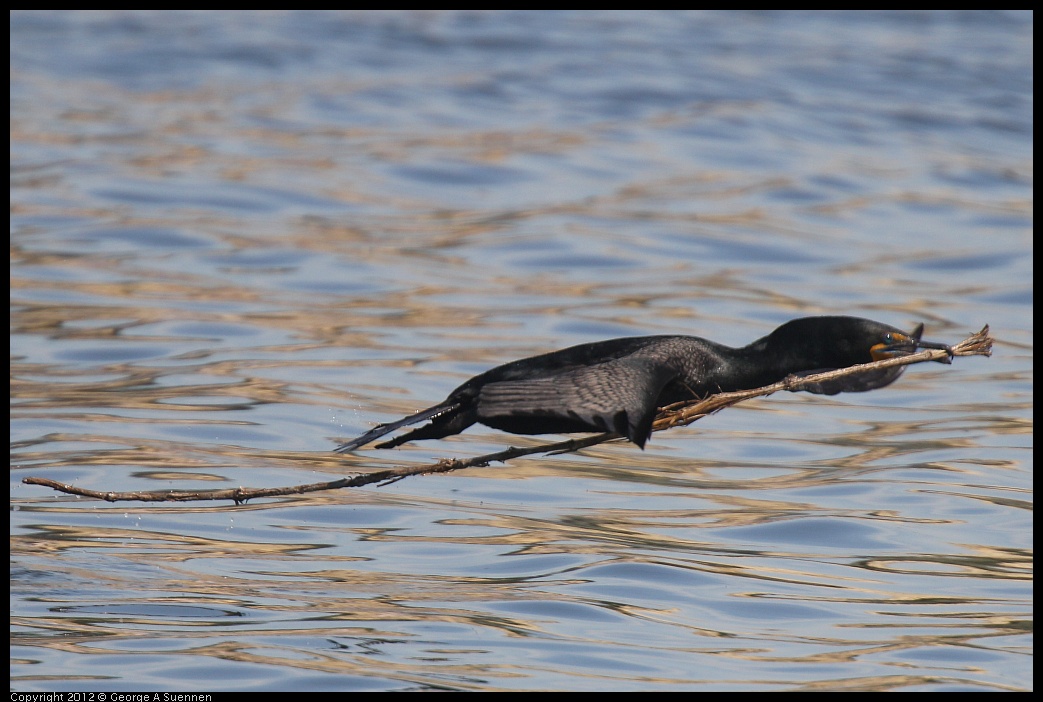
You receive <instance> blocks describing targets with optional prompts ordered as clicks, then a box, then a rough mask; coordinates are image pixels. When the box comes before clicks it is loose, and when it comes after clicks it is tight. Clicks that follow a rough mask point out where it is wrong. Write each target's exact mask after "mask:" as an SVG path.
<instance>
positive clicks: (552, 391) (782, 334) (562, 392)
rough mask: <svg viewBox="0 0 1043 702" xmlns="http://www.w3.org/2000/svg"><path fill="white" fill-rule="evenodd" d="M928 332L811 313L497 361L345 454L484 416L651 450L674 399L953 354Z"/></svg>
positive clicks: (826, 389) (517, 429) (858, 385)
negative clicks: (655, 426) (762, 327)
mask: <svg viewBox="0 0 1043 702" xmlns="http://www.w3.org/2000/svg"><path fill="white" fill-rule="evenodd" d="M922 332H923V325H922V324H921V325H919V326H918V327H917V328H916V329H915V330H914V331H913V332H911V333H909V334H907V333H905V332H903V331H901V330H899V329H896V328H895V327H891V326H888V325H886V324H881V323H879V322H874V321H872V320H869V319H861V318H858V317H804V318H801V319H794V320H792V321H790V322H787V323H785V324H783V325H782V326H780V327H779V328H778V329H776V330H775V331H773V332H772V333H771V334H768V335H767V336H765V337H763V338H761V339H758V340H757V341H754V342H753V343H751V344H749V345H748V346H743V347H741V348H732V347H730V346H724V345H723V344H718V343H715V342H713V341H709V340H707V339H701V338H699V337H695V336H640V337H632V338H623V339H610V340H608V341H598V342H594V343H589V344H580V345H579V346H572V347H570V348H567V349H562V350H560V351H554V352H551V353H545V354H542V355H539V356H532V357H530V358H523V359H521V360H518V361H513V362H511V363H506V364H504V365H502V366H497V367H496V368H493V369H491V370H488V371H486V372H485V373H482V374H481V375H477V376H475V377H473V378H471V379H470V380H468V381H467V382H466V383H464V384H463V385H461V386H460V387H458V388H457V389H456V390H453V391H452V392H451V393H449V397H447V398H446V399H445V400H444V401H442V402H440V403H438V404H437V405H435V406H433V407H429V408H428V409H426V410H422V411H420V412H417V413H416V414H413V415H410V416H408V417H404V418H403V419H400V420H398V421H397V422H390V423H388V424H380V425H378V426H376V427H374V428H373V429H372V430H370V431H369V432H367V433H365V434H363V435H362V436H360V437H358V438H356V439H354V440H352V441H349V442H348V443H346V444H343V445H341V446H339V447H338V448H337V449H336V450H337V451H338V452H346V451H352V450H354V449H356V448H358V447H360V446H363V445H365V444H368V443H369V442H371V441H373V440H374V439H377V438H379V437H381V436H384V435H385V434H388V433H390V432H392V431H394V430H395V429H398V428H400V427H404V426H408V425H411V424H416V423H419V422H423V421H426V420H430V423H428V424H426V425H424V426H422V427H419V428H418V429H413V430H412V431H409V432H407V433H405V434H402V435H401V436H398V437H396V438H394V439H391V440H390V441H385V442H384V443H381V444H378V445H377V448H391V447H394V446H399V445H401V444H404V443H406V442H408V441H415V440H417V439H439V438H442V437H444V436H449V435H451V434H458V433H460V432H461V431H463V430H464V429H466V428H467V427H469V426H471V425H472V424H474V423H475V422H479V423H481V424H485V425H486V426H490V427H493V428H496V429H502V430H503V431H507V432H511V433H514V434H567V433H571V432H606V431H607V432H615V433H617V434H620V435H622V436H625V437H626V438H628V439H629V440H630V441H633V442H634V443H635V444H637V445H638V446H640V447H641V448H644V445H645V442H646V441H647V440H648V437H649V435H650V434H651V431H652V421H653V420H654V419H655V416H656V412H657V410H658V409H659V408H660V407H665V406H666V405H669V404H672V403H674V402H680V401H683V400H692V399H696V398H703V397H706V396H708V395H711V394H713V393H718V392H731V391H735V390H748V389H751V388H758V387H762V386H764V385H770V384H771V383H775V382H778V381H780V380H782V379H783V378H785V377H787V376H789V375H793V374H796V375H809V374H811V373H817V372H820V371H825V370H832V369H836V368H846V367H848V366H853V365H856V364H859V363H869V362H870V361H874V360H881V359H884V358H890V357H892V356H902V355H908V354H910V353H914V352H915V351H916V350H917V349H918V348H934V349H945V350H947V351H949V354H950V357H951V355H952V350H951V349H949V347H948V346H945V345H944V344H938V343H933V342H928V341H921V340H920V335H921V333H922ZM949 361H950V358H945V359H941V362H943V363H947V362H949ZM903 370H904V368H903V367H897V368H887V369H883V370H879V371H874V372H871V373H862V374H858V375H854V376H849V377H847V378H840V379H838V380H835V381H830V382H826V383H814V384H807V385H805V386H804V387H803V388H802V389H803V390H807V391H808V392H813V393H818V394H824V395H835V394H836V393H839V392H863V391H866V390H873V389H876V388H881V387H884V386H885V385H890V384H891V383H893V382H894V381H895V380H896V379H897V378H898V376H900V375H901V374H902V371H903Z"/></svg>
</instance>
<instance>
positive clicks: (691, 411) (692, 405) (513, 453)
mask: <svg viewBox="0 0 1043 702" xmlns="http://www.w3.org/2000/svg"><path fill="white" fill-rule="evenodd" d="M992 342H993V339H992V337H991V336H989V327H988V325H986V326H985V327H984V328H983V329H982V330H981V331H980V332H978V333H977V334H974V335H972V336H970V337H968V338H967V339H965V340H964V341H961V342H960V343H959V344H956V345H955V346H953V347H952V353H953V355H954V356H991V355H992ZM946 356H948V354H947V352H945V351H942V350H940V349H925V350H923V351H919V352H917V353H914V354H910V355H908V356H900V357H897V358H890V359H887V360H885V361H875V362H873V363H864V364H861V365H857V366H851V367H849V368H839V369H837V370H832V371H826V372H825V373H816V374H815V375H808V376H801V377H797V376H790V377H788V378H784V379H783V380H780V381H779V382H777V383H773V384H771V385H766V386H764V387H761V388H755V389H752V390H740V391H738V392H726V393H718V394H716V395H710V396H709V397H707V398H705V399H702V400H692V401H690V402H679V403H677V404H674V405H670V406H669V407H665V408H663V409H662V410H660V412H659V415H658V416H657V417H656V420H655V423H654V424H653V425H652V430H653V431H663V430H665V429H670V428H671V427H676V426H684V425H687V424H691V423H692V422H694V421H696V420H697V419H701V418H702V417H705V416H707V415H708V414H713V413H714V412H718V411H720V410H722V409H724V408H725V407H730V406H732V405H735V404H738V403H739V402H743V401H745V400H749V399H751V398H754V397H763V396H765V395H771V394H773V393H776V392H779V391H781V390H789V391H793V392H796V391H799V390H801V389H802V388H803V387H804V386H805V385H807V384H812V383H821V382H825V381H829V380H835V379H837V378H843V377H847V376H853V375H858V374H860V373H868V372H873V371H879V370H882V369H885V368H893V367H896V366H906V365H910V364H913V363H923V362H925V361H937V360H941V359H942V358H944V357H946ZM619 438H621V437H620V436H619V435H618V434H594V435H593V436H588V437H585V438H582V439H569V440H568V441H559V442H555V443H550V444H540V445H539V446H531V447H529V448H516V447H513V446H511V447H509V448H506V449H504V450H503V451H498V452H496V453H488V454H485V455H484V456H475V457H474V458H468V459H465V460H459V459H455V458H446V459H443V460H441V461H439V462H437V463H433V464H430V465H423V466H405V467H402V468H392V469H389V470H380V471H375V472H373V473H363V474H361V475H356V476H355V477H352V478H341V479H339V480H333V481H330V482H323V483H311V484H308V485H291V486H287V487H274V488H243V487H239V488H235V489H225V490H149V491H137V492H100V491H97V490H88V489H86V488H80V487H76V486H74V485H66V484H65V483H59V482H56V481H54V480H49V479H47V478H34V477H29V478H23V479H22V482H23V483H25V484H26V485H43V486H45V487H49V488H52V489H54V490H57V491H59V492H65V493H68V494H70V495H81V496H83V497H93V498H96V499H99V500H105V501H107V502H124V501H129V502H193V501H202V500H232V501H234V502H235V503H236V504H241V503H243V502H246V501H247V500H252V499H255V498H258V497H279V496H282V495H300V494H303V493H306V492H319V491H321V490H338V489H340V488H352V487H362V486H363V485H371V484H373V483H379V484H380V486H383V485H389V484H391V483H394V482H397V481H399V480H402V479H403V478H408V477H410V476H413V475H426V474H429V473H448V472H451V471H454V470H461V469H463V468H473V467H477V466H487V465H489V464H490V463H494V462H499V463H503V462H506V461H509V460H511V459H513V458H518V457H519V456H528V455H530V454H534V453H545V454H559V453H571V452H573V451H578V450H580V449H583V448H587V447H589V446H594V445H596V444H601V443H604V442H606V441H611V440H614V439H619ZM378 487H379V486H378Z"/></svg>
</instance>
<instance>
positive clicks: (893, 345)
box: [754, 317, 952, 395]
mask: <svg viewBox="0 0 1043 702" xmlns="http://www.w3.org/2000/svg"><path fill="white" fill-rule="evenodd" d="M921 334H923V325H922V324H920V325H918V326H917V327H916V329H914V330H913V331H912V332H910V333H908V334H907V333H906V332H903V331H902V330H900V329H896V328H895V327H892V326H889V325H887V324H881V323H880V322H874V321H873V320H871V319H862V318H861V317H803V318H801V319H794V320H793V321H790V322H786V323H785V324H783V325H782V326H781V327H779V328H778V329H776V330H775V331H773V332H772V333H771V334H769V335H768V336H766V337H765V338H764V339H762V340H761V342H766V347H765V348H766V350H767V349H770V351H771V352H773V355H776V358H777V359H778V360H779V361H780V362H781V364H782V365H783V366H784V367H785V369H786V370H788V371H789V372H790V373H795V374H797V375H810V374H812V373H815V372H818V371H822V370H829V369H833V368H847V367H849V366H853V365H857V364H860V363H869V362H871V361H880V360H883V359H886V358H894V357H896V356H908V355H909V354H912V353H915V352H916V351H917V350H918V349H943V350H945V351H947V352H948V355H947V356H946V357H945V358H940V359H938V361H939V362H940V363H951V362H952V349H951V348H949V347H948V346H946V345H945V344H939V343H936V342H933V341H923V340H921V339H920V335H921ZM761 342H754V345H756V344H758V343H761ZM903 370H904V368H903V367H897V368H885V369H882V370H878V371H872V372H867V373H860V374H858V375H852V376H848V377H846V378H839V379H837V380H833V381H829V382H825V383H812V384H809V385H807V386H805V387H804V389H805V390H807V391H809V392H814V393H820V394H824V395H835V394H836V393H838V392H862V391H865V390H874V389H876V388H882V387H884V386H885V385H890V384H891V383H893V382H894V381H895V380H897V379H898V376H900V375H901V374H902V371H903Z"/></svg>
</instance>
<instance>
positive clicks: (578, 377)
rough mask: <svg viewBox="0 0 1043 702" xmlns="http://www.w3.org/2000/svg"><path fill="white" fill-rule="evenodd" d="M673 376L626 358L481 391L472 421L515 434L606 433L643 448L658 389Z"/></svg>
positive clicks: (674, 373)
mask: <svg viewBox="0 0 1043 702" xmlns="http://www.w3.org/2000/svg"><path fill="white" fill-rule="evenodd" d="M677 376H678V372H677V371H676V370H675V369H673V368H671V367H670V366H668V365H665V364H663V363H661V362H657V361H653V360H650V359H643V358H640V357H634V356H626V357H624V358H618V359H613V360H610V361H606V362H604V363H598V364H596V365H592V366H586V367H582V368H574V369H572V370H569V371H566V372H564V373H559V374H557V375H553V376H549V377H542V378H534V379H519V380H507V381H501V382H497V383H488V384H487V385H483V386H482V387H481V389H480V391H479V394H478V421H480V422H482V423H483V424H486V425H488V426H491V427H495V428H497V429H503V430H505V431H511V432H514V433H520V434H543V433H566V432H575V431H610V432H615V433H617V434H621V435H623V436H625V437H627V438H628V439H630V440H631V441H633V442H634V443H635V444H637V445H638V446H640V447H641V448H644V446H645V442H646V441H647V440H648V437H649V435H650V434H651V433H652V421H653V420H654V419H655V415H656V410H657V408H658V404H657V401H658V399H659V396H660V394H661V393H662V391H663V388H665V387H666V386H667V384H668V383H670V381H672V380H674V379H675V378H677Z"/></svg>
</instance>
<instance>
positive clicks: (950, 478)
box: [10, 11, 1033, 691]
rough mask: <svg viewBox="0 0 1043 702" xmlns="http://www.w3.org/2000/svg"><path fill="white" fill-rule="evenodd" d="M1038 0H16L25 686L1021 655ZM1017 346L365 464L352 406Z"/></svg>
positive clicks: (980, 660) (635, 677)
mask: <svg viewBox="0 0 1043 702" xmlns="http://www.w3.org/2000/svg"><path fill="white" fill-rule="evenodd" d="M1032 29H1033V23H1032V16H1031V15H1030V14H1024V13H992V12H944V13H913V12H902V13H810V14H807V13H772V12H761V13H728V12H725V13H715V12H694V13H661V12H642V13H583V12H561V13H557V12H551V13H548V12H411V13H402V12H336V13H307V12H269V13H205V12H200V13H161V12H134V13H117V12H91V13H78V12H62V13H55V12H43V11H41V12H15V13H13V14H12V17H11V179H12V183H11V354H12V356H11V412H12V418H11V442H12V471H11V485H10V490H11V552H12V561H11V660H12V662H11V676H12V689H14V690H18V691H44V690H96V691H104V690H182V691H205V690H224V689H255V690H287V689H294V690H301V691H303V690H331V689H336V690H403V689H413V690H418V689H431V690H435V689H451V690H500V689H505V690H506V689H573V690H579V689H591V690H611V689H621V690H627V689H629V690H660V689H661V690H668V689H673V690H676V689H707V690H710V689H721V690H726V689H743V690H751V689H762V690H794V689H809V690H816V689H867V690H870V689H871V690H880V689H903V690H938V691H941V690H1028V689H1031V688H1032V683H1033V681H1032V639H1031V622H1032V536H1031V534H1032V517H1031V505H1032V467H1033V465H1032V464H1033V462H1032V447H1033V441H1032V434H1031V430H1032V331H1033V325H1032V313H1033V307H1032V293H1033V285H1032V263H1031V257H1032V147H1033V143H1032V65H1033V64H1032ZM811 314H855V315H861V316H867V317H871V318H874V319H878V320H880V321H883V322H887V323H890V324H894V325H897V326H901V327H905V328H911V327H912V326H913V325H914V324H916V323H917V322H921V321H922V322H925V323H926V325H927V334H926V337H927V338H930V339H935V340H942V341H948V342H956V341H958V340H960V339H962V338H964V337H965V336H967V335H968V334H969V333H970V332H972V331H976V330H977V329H979V328H980V327H981V326H982V325H983V324H985V323H988V324H990V325H991V326H992V329H993V334H994V336H995V337H996V338H997V345H996V348H995V352H994V355H993V357H992V358H989V359H985V358H958V359H956V360H955V362H954V363H953V365H952V366H941V365H937V364H928V365H922V366H917V367H914V368H912V369H910V370H909V371H908V372H907V373H906V374H905V375H904V376H903V378H902V379H901V380H900V381H899V382H898V383H896V384H895V385H893V386H891V387H889V388H887V389H885V390H881V391H877V392H873V393H868V394H864V395H861V394H860V395H838V396H836V397H822V396H810V395H803V394H793V395H787V396H782V395H778V396H774V397H771V398H767V399H761V400H756V401H752V402H749V403H745V404H743V405H739V406H737V407H734V408H730V409H728V410H726V411H724V412H722V413H720V414H718V415H715V416H713V417H710V418H706V419H704V420H702V421H700V422H697V423H696V424H694V425H692V426H690V427H688V428H680V429H674V430H671V431H669V432H663V433H658V434H656V435H655V436H654V437H653V438H652V441H651V442H650V443H649V445H648V448H647V450H646V451H640V450H638V449H637V448H636V447H634V446H632V445H629V444H620V443H616V444H606V445H602V446H599V447H596V448H592V449H588V450H586V451H583V452H582V453H580V454H570V455H558V456H551V457H539V456H535V457H528V458H522V459H518V460H516V461H511V462H510V463H508V464H506V465H494V466H492V467H488V468H475V469H469V470H464V471H458V472H455V473H451V474H447V475H436V476H421V477H414V478H410V479H408V480H404V481H400V482H397V483H395V484H393V485H388V486H385V487H376V486H369V487H365V488H360V489H355V490H342V491H338V492H325V493H314V494H308V495H302V496H296V497H292V498H281V499H268V500H255V501H252V502H250V503H248V504H245V505H240V506H234V505H231V504H228V503H189V504H158V505H157V504H141V503H115V504H109V503H103V502H98V501H92V500H87V499H77V498H72V497H68V496H61V495H58V494H56V493H52V492H50V491H48V490H46V489H44V488H41V487H37V486H27V485H23V484H21V482H20V481H21V479H22V478H23V477H26V476H30V475H32V476H41V477H47V478H51V479H54V480H59V481H62V482H67V483H74V484H76V485H80V486H82V487H88V488H92V489H97V490H154V489H167V488H176V489H193V488H197V489H209V488H222V487H223V488H227V487H236V486H249V487H260V486H275V485H293V484H298V483H311V482H318V481H322V480H333V479H336V478H337V477H340V476H345V475H352V474H354V473H356V472H365V471H370V470H374V469H380V468H387V467H396V466H404V465H421V464H424V463H427V462H430V461H433V460H437V459H439V458H444V457H467V456H473V455H479V454H482V453H487V452H490V451H494V450H497V449H499V448H502V447H504V446H507V445H532V444H534V443H536V442H538V441H541V440H542V439H540V438H533V437H517V436H511V435H504V434H502V433H500V432H496V431H494V430H491V429H487V428H484V427H480V426H476V427H473V428H472V429H470V430H468V431H467V432H465V433H464V434H462V435H460V436H457V437H451V438H447V439H445V440H442V441H436V442H422V443H418V444H416V445H411V446H406V447H402V448H401V449H396V450H390V451H381V450H374V449H372V448H369V449H364V450H360V451H358V452H356V453H355V454H353V455H348V456H340V455H336V454H333V453H331V449H332V448H333V447H334V446H335V445H336V442H337V441H338V440H343V439H346V438H350V437H353V436H355V435H357V434H359V433H362V432H363V431H365V430H366V429H368V428H369V427H371V426H372V425H374V424H375V423H377V422H382V421H388V420H391V419H395V418H397V417H399V416H402V415H404V414H407V413H410V412H412V411H415V410H417V409H420V408H423V407H427V406H429V405H431V404H433V403H434V402H437V401H439V400H441V399H442V398H443V397H444V396H445V395H446V394H447V393H448V392H449V391H450V390H452V389H453V388H454V387H456V386H457V385H458V384H459V383H460V382H462V381H463V380H465V379H466V378H468V377H469V376H471V375H473V374H475V373H478V372H480V371H482V370H485V369H487V368H489V367H491V366H493V365H497V364H499V363H503V362H505V361H508V360H512V359H515V358H519V357H522V356H525V355H531V354H535V353H540V352H544V351H549V350H553V349H556V348H561V347H565V346H568V345H572V344H576V343H582V342H585V341H593V340H598V339H603V338H609V337H613V336H626V335H641V334H657V333H691V334H696V335H700V336H706V337H709V338H713V339H715V340H717V341H720V342H723V343H728V344H734V345H739V344H745V343H747V342H749V341H751V340H752V339H755V338H757V337H759V336H761V335H763V334H765V333H767V332H768V331H770V330H771V329H772V328H774V327H775V326H777V325H778V324H780V323H781V322H783V321H785V320H787V319H790V318H793V317H797V316H802V315H811Z"/></svg>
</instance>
